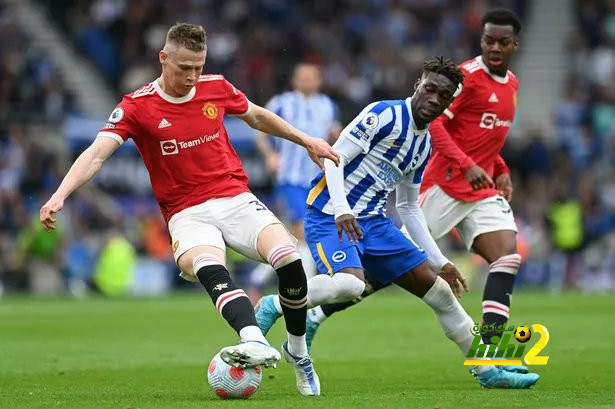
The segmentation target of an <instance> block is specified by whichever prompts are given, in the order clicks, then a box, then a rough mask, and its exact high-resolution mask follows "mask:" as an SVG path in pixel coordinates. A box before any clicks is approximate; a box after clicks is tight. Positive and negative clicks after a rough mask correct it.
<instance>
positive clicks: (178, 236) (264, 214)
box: [169, 192, 281, 263]
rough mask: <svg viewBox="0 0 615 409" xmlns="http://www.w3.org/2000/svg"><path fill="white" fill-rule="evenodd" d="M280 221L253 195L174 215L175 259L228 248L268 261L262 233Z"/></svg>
mask: <svg viewBox="0 0 615 409" xmlns="http://www.w3.org/2000/svg"><path fill="white" fill-rule="evenodd" d="M276 223H281V222H280V220H278V218H277V217H276V216H275V215H274V214H273V213H272V212H271V210H269V209H268V208H267V206H265V205H264V204H263V203H262V202H261V201H260V200H258V199H257V198H256V196H254V194H252V193H250V192H244V193H241V194H239V195H237V196H233V197H223V198H219V199H210V200H207V201H205V202H203V203H201V204H198V205H196V206H192V207H189V208H187V209H184V210H182V211H180V212H178V213H176V214H174V215H173V216H172V217H171V219H170V220H169V233H170V234H171V241H172V243H173V257H174V258H175V262H176V263H177V259H178V258H179V257H180V256H181V255H182V254H184V253H185V252H186V251H188V250H190V249H191V248H193V247H196V246H213V247H218V248H219V249H222V250H224V251H226V246H227V245H228V246H229V247H232V248H233V249H234V250H236V251H238V252H239V253H241V254H243V255H244V256H246V257H249V258H251V259H254V260H257V261H261V262H265V263H266V262H267V261H266V260H263V258H262V257H261V256H260V255H259V254H258V251H257V250H256V241H257V239H258V235H259V234H260V232H261V231H262V230H263V229H264V228H265V227H267V226H269V225H271V224H276Z"/></svg>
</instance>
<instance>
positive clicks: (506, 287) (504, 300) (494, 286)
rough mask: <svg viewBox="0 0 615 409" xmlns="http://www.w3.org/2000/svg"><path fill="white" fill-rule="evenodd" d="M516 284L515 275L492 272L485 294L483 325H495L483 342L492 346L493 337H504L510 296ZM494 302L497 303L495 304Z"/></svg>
mask: <svg viewBox="0 0 615 409" xmlns="http://www.w3.org/2000/svg"><path fill="white" fill-rule="evenodd" d="M514 284H515V275H514V274H509V273H500V272H497V271H492V272H490V273H489V275H488V276H487V282H486V283H485V291H484V293H483V325H487V326H491V325H493V327H492V328H493V330H489V331H487V332H486V333H484V334H483V342H484V343H485V344H491V343H492V342H491V337H492V336H494V335H497V336H499V337H500V338H501V337H502V330H498V329H497V327H498V326H501V327H500V328H503V326H504V324H506V321H508V315H509V310H510V296H511V295H512V292H513V286H514ZM493 301H495V303H497V304H494V303H493Z"/></svg>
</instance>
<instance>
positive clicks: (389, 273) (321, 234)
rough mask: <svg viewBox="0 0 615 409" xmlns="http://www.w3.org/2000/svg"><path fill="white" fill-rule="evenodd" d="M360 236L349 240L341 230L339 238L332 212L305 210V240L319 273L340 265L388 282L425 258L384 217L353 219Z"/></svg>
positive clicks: (331, 270) (420, 250)
mask: <svg viewBox="0 0 615 409" xmlns="http://www.w3.org/2000/svg"><path fill="white" fill-rule="evenodd" d="M357 220H358V222H359V226H361V230H362V231H363V239H362V240H359V242H358V243H351V242H350V241H349V240H348V237H347V236H346V233H345V232H344V233H343V241H340V239H339V237H338V235H337V228H336V227H335V220H334V218H333V216H332V215H328V214H325V213H323V212H321V211H320V210H318V209H316V208H313V207H310V208H308V209H307V211H306V213H305V239H306V241H307V243H308V246H309V247H310V251H311V252H312V257H314V260H315V261H316V266H317V267H318V271H319V272H320V273H321V274H330V275H333V274H335V273H336V272H338V271H340V270H341V269H343V268H349V267H354V268H362V269H365V270H367V271H369V275H370V276H372V277H374V278H375V279H376V280H378V281H380V282H382V283H383V284H388V283H390V282H391V281H393V280H396V279H397V278H399V277H401V276H402V275H404V274H406V273H407V272H409V271H411V270H413V269H414V268H416V267H417V266H419V265H421V264H423V263H424V262H425V261H427V254H425V251H424V250H422V249H420V248H419V247H417V246H416V244H414V243H413V242H412V241H411V240H410V239H408V238H407V237H406V236H404V234H403V233H402V232H401V231H400V230H399V228H397V226H395V224H393V222H392V221H391V219H389V218H388V217H385V216H373V217H368V218H363V219H357Z"/></svg>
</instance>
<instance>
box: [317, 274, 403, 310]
mask: <svg viewBox="0 0 615 409" xmlns="http://www.w3.org/2000/svg"><path fill="white" fill-rule="evenodd" d="M389 285H391V284H390V283H389V284H382V283H381V282H379V281H375V280H372V279H370V278H367V279H366V280H365V290H363V293H362V294H361V296H360V297H357V298H355V299H354V300H352V301H346V302H340V303H335V304H324V305H321V306H320V308H321V309H322V312H323V313H324V314H325V315H326V316H327V317H330V316H331V315H333V314H335V313H336V312H339V311H344V310H345V309H346V308H348V307H350V306H352V305H355V304H357V303H359V302H361V301H363V299H364V298H365V297H367V296H368V295H371V294H373V293H375V292H376V291H378V290H380V289H383V288H385V287H388V286H389Z"/></svg>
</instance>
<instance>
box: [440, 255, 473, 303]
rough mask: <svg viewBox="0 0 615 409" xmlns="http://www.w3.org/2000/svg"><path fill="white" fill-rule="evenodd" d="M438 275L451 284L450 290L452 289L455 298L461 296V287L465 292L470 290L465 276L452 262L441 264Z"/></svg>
mask: <svg viewBox="0 0 615 409" xmlns="http://www.w3.org/2000/svg"><path fill="white" fill-rule="evenodd" d="M439 276H440V277H442V278H443V279H444V280H445V281H446V282H447V283H448V285H450V286H451V290H453V293H455V295H456V296H457V298H461V294H462V291H461V288H462V287H463V289H464V290H465V291H466V292H468V291H470V288H469V287H468V283H467V281H466V278H465V277H464V276H462V275H461V273H460V272H459V270H457V267H455V265H454V264H453V263H446V264H445V265H444V266H442V272H441V273H440V274H439Z"/></svg>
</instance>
